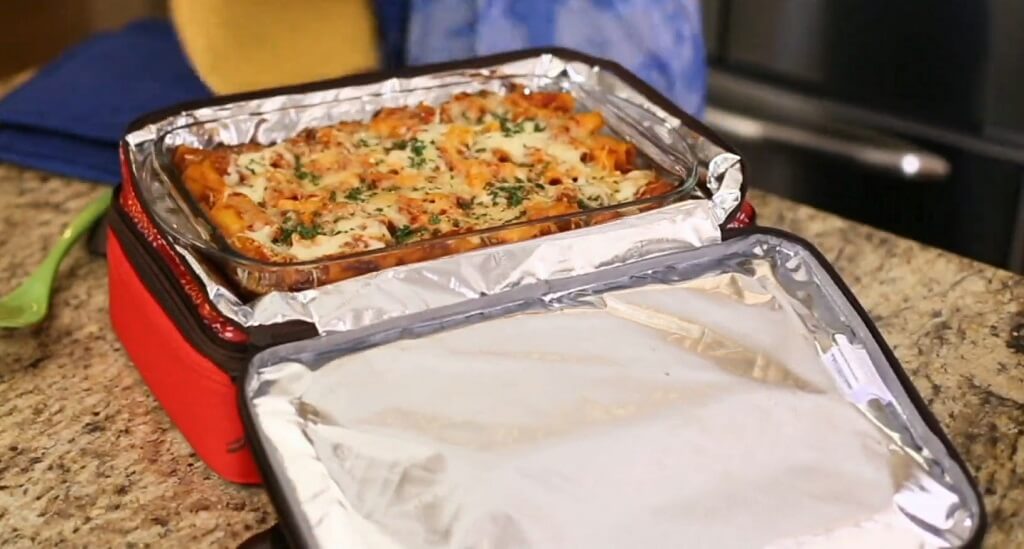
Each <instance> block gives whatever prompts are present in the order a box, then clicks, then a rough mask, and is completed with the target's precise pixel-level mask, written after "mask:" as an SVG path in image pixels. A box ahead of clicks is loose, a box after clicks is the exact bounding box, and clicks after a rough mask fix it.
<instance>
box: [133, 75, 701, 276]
mask: <svg viewBox="0 0 1024 549" xmlns="http://www.w3.org/2000/svg"><path fill="white" fill-rule="evenodd" d="M464 76H465V78H464V79H463V80H457V81H445V82H443V83H440V84H436V85H430V86H419V87H415V88H409V89H404V90H396V91H382V92H380V93H375V94H369V95H366V96H361V97H354V98H346V99H340V100H328V101H321V102H317V103H309V104H303V105H292V106H286V107H280V108H274V109H269V110H257V111H253V112H247V113H237V114H228V115H225V116H220V117H215V118H210V119H205V120H197V121H193V122H189V123H186V124H180V125H177V126H174V127H171V128H166V129H163V130H162V131H161V132H160V133H159V134H158V135H157V136H156V137H155V139H154V140H153V151H152V157H151V162H152V164H153V168H154V171H155V173H156V174H157V176H158V179H159V183H160V184H161V185H162V186H163V187H164V188H165V189H166V190H167V191H168V193H169V194H170V195H171V198H172V200H173V202H174V207H175V208H176V209H177V210H178V211H179V212H180V214H181V215H182V216H183V217H185V218H186V219H187V220H188V222H189V223H191V224H192V225H193V226H195V227H196V228H197V230H198V231H200V232H202V233H208V232H210V231H216V230H217V229H216V227H215V226H212V224H211V223H209V222H207V221H206V220H205V219H203V218H202V217H200V218H198V219H197V217H196V215H195V214H194V213H193V212H192V211H191V208H192V207H194V208H197V209H198V208H199V207H200V206H199V205H198V204H197V203H196V202H195V200H194V199H193V198H192V197H191V195H190V194H189V193H187V191H185V193H184V195H182V191H183V190H184V189H183V185H184V184H183V183H181V182H175V180H174V178H175V175H174V174H172V173H168V171H167V166H166V165H165V161H166V160H167V158H166V157H165V156H166V152H165V149H166V147H164V146H163V145H164V143H165V142H166V140H167V138H168V137H169V136H170V135H172V134H174V133H175V132H180V131H183V130H187V129H188V128H193V127H197V126H206V125H211V124H217V123H218V122H222V121H225V120H230V119H239V118H250V117H259V116H266V115H268V114H272V113H276V112H284V111H289V110H301V109H309V108H315V107H318V106H322V105H328V104H332V103H333V104H344V103H360V102H365V101H366V98H368V97H378V98H383V97H388V96H394V95H406V94H411V93H416V92H420V91H426V90H431V89H441V88H446V87H453V86H458V85H468V84H473V83H476V82H481V81H490V82H493V81H523V80H533V81H537V80H542V81H549V82H555V83H567V84H575V85H582V84H583V82H580V81H577V80H573V79H572V78H569V77H567V76H566V75H564V74H563V75H556V76H547V75H537V74H467V75H464ZM566 91H568V92H569V93H571V90H566ZM587 93H591V94H602V93H603V92H600V91H588V92H587ZM268 97H270V96H268ZM574 97H576V95H574ZM616 100H617V101H623V102H627V103H630V104H632V105H633V106H635V107H636V108H639V109H642V110H643V111H645V112H650V111H649V110H648V109H645V108H643V107H642V106H641V105H637V104H636V103H635V102H634V101H631V100H629V99H625V98H622V97H618V96H616ZM224 106H225V105H222V106H221V107H222V108H223V107H224ZM597 110H600V108H599V107H597ZM651 115H652V117H657V115H656V114H655V113H651ZM659 119H660V118H659ZM315 127H320V126H316V125H310V126H307V128H315ZM303 129H305V128H303ZM300 131H301V130H300ZM672 131H674V132H678V131H679V130H678V128H676V129H673V130H672ZM679 143H680V145H683V146H685V147H686V155H687V160H688V165H687V166H686V168H687V170H686V171H687V177H686V178H682V177H679V176H678V175H676V176H675V177H676V181H678V185H677V187H676V189H674V190H673V191H671V192H668V193H665V194H662V195H658V196H653V197H648V198H642V199H638V200H632V201H629V202H622V203H619V204H612V205H609V206H602V207H600V208H594V209H590V210H583V211H580V212H572V213H569V214H562V215H558V216H552V217H546V218H543V219H535V220H526V221H519V222H515V223H507V224H504V225H498V226H495V227H487V228H483V229H477V230H475V231H470V232H466V233H459V234H454V235H447V236H442V237H434V238H429V239H426V240H418V241H415V242H408V243H405V244H399V245H393V246H387V247H384V248H377V249H373V250H364V251H360V252H355V253H349V254H344V255H335V256H330V257H322V258H317V259H310V260H306V261H294V262H288V263H283V262H271V261H264V260H260V259H256V258H253V257H249V256H246V255H244V254H242V253H240V252H239V251H237V250H235V249H234V248H233V247H231V246H230V245H219V244H218V243H217V242H215V241H213V238H212V237H208V238H196V237H192V236H189V235H185V234H182V233H181V231H180V230H179V229H177V228H176V227H174V226H173V225H172V224H170V223H169V222H168V221H167V220H165V219H163V215H162V214H160V213H154V215H153V216H152V217H153V218H154V219H155V220H156V221H157V223H158V224H159V225H160V226H161V227H162V228H163V229H164V231H165V232H166V233H167V234H168V235H170V236H171V237H172V238H173V239H175V240H177V241H179V242H181V243H182V244H184V245H186V246H188V247H190V248H196V249H197V250H198V251H199V252H200V253H203V254H206V255H214V256H217V257H218V258H219V259H221V260H223V261H227V262H230V264H232V265H236V266H243V267H245V268H248V269H259V270H262V271H271V270H280V269H285V270H287V269H297V268H301V269H309V268H316V267H323V266H329V265H332V264H335V263H341V262H348V261H358V260H370V259H373V258H374V257H380V256H384V255H387V254H390V253H399V252H404V251H408V250H413V249H416V248H421V247H427V246H432V245H443V244H445V243H449V242H455V241H458V240H462V239H468V238H480V237H486V236H488V235H492V234H495V233H499V232H503V231H506V230H513V229H525V228H529V227H533V226H541V225H547V224H557V223H566V222H572V221H576V220H586V219H587V218H589V217H597V216H599V215H600V214H602V213H615V212H617V211H619V210H624V209H630V208H638V207H644V206H649V205H652V204H659V203H662V204H664V205H667V204H670V203H675V202H679V201H681V200H683V199H686V198H691V196H690V195H691V194H692V192H693V191H694V190H695V189H696V188H697V183H698V180H699V169H698V168H699V163H698V162H697V161H696V160H695V157H696V155H695V154H694V151H693V150H692V148H691V147H690V146H689V145H688V144H687V143H686V142H685V140H684V139H683V138H682V137H681V138H680V140H679ZM640 153H641V154H642V155H643V156H644V157H645V158H646V159H647V160H648V161H650V162H652V163H654V164H655V165H656V166H658V167H659V170H660V171H661V172H663V173H664V172H668V170H666V169H665V168H664V167H662V166H660V165H658V164H657V163H655V162H653V160H651V159H650V157H649V156H648V155H647V154H645V153H644V152H643V151H642V150H640ZM673 175H674V174H673ZM139 194H140V196H141V197H142V199H143V201H144V202H148V199H149V197H148V196H147V193H146V192H141V193H139ZM692 198H697V197H692ZM185 201H189V202H190V203H191V206H190V205H186V204H184V203H183V202H185ZM147 209H150V210H152V208H149V207H148V204H147ZM557 232H567V231H557ZM531 238H536V237H531Z"/></svg>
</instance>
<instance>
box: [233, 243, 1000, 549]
mask: <svg viewBox="0 0 1024 549" xmlns="http://www.w3.org/2000/svg"><path fill="white" fill-rule="evenodd" d="M753 234H763V235H769V236H774V237H777V238H780V239H782V240H786V241H788V242H791V243H793V244H796V245H798V246H800V247H801V248H803V249H804V250H805V251H806V252H808V253H809V254H810V255H811V256H812V257H813V258H814V259H815V260H816V261H817V262H818V263H819V264H820V265H821V266H822V268H823V269H824V271H825V273H826V274H828V276H829V278H831V280H832V283H833V284H835V285H836V287H837V288H838V289H839V291H840V292H841V293H842V294H843V297H844V298H845V299H846V300H847V302H848V303H849V304H850V306H851V307H852V308H853V310H854V312H855V313H856V314H857V316H859V317H860V320H861V321H862V322H863V323H864V325H865V326H866V327H867V329H868V333H869V334H870V335H871V337H872V338H873V339H874V341H875V344H876V345H877V346H878V348H879V349H880V350H881V351H882V355H883V356H884V357H885V359H886V360H887V361H888V362H889V364H890V365H891V367H892V372H893V373H894V374H895V376H896V379H897V380H898V381H899V383H900V386H901V387H902V388H903V391H904V392H905V393H906V394H907V396H908V397H909V399H910V402H911V403H912V404H913V406H914V409H915V410H916V411H917V413H918V414H919V415H920V416H921V419H922V420H923V421H924V423H925V425H927V426H928V428H929V429H930V430H931V432H932V433H933V434H934V435H935V436H936V438H938V439H939V442H940V443H941V444H942V446H943V447H944V448H945V449H946V452H947V453H948V454H949V456H950V458H952V460H953V462H954V463H956V465H957V466H958V467H959V468H960V470H961V471H963V473H964V477H965V478H966V479H967V483H968V485H969V486H970V489H971V491H972V492H973V493H974V496H975V497H976V498H977V500H978V517H977V522H978V523H977V527H976V528H975V530H974V532H973V534H972V535H971V537H970V539H968V540H967V542H966V543H965V544H964V545H963V547H967V548H977V547H980V546H981V542H982V540H983V539H984V537H985V533H986V530H987V529H988V515H987V513H986V511H985V500H984V498H983V497H982V494H981V492H980V491H979V490H978V484H977V481H976V480H975V478H974V476H973V475H972V474H971V470H970V469H969V468H968V467H967V465H966V464H965V463H964V460H963V458H962V457H960V454H959V453H958V452H957V451H956V448H954V446H953V444H952V442H950V440H949V437H948V436H947V435H946V432H945V431H944V430H943V428H942V425H941V424H940V423H939V421H938V420H937V419H936V418H935V415H934V414H933V413H932V412H931V410H930V409H929V408H928V405H927V403H925V401H924V399H923V398H921V395H920V394H919V393H918V392H917V389H916V388H915V387H914V384H913V383H912V382H911V380H910V377H909V376H908V375H907V373H906V371H905V370H904V369H903V366H902V364H900V362H899V360H897V358H896V355H894V354H893V352H892V349H890V348H889V345H888V343H886V342H885V340H884V339H883V338H882V335H881V333H880V332H879V331H878V327H877V326H875V323H874V322H872V321H871V319H870V317H869V316H868V314H867V311H865V310H864V307H863V306H862V305H861V304H860V302H859V301H857V298H856V297H855V296H854V295H853V292H852V291H851V290H850V288H849V287H848V286H847V285H846V283H845V282H844V281H843V279H842V278H841V277H840V276H839V273H838V272H837V271H836V270H835V267H833V266H832V264H831V263H829V261H828V259H827V258H826V257H825V256H824V254H822V253H821V251H819V250H818V249H817V248H816V247H815V246H814V245H813V244H811V243H810V242H808V241H807V240H804V239H803V238H800V237H798V236H796V235H794V234H792V233H789V232H786V231H783V230H781V229H774V228H768V227H747V228H742V229H726V230H725V231H723V233H722V240H723V241H725V240H730V239H733V238H740V237H743V236H747V235H753ZM238 386H239V391H238V399H239V408H240V411H241V414H240V415H241V417H242V424H243V425H244V427H245V432H246V436H247V438H248V439H249V445H250V448H251V449H252V454H253V457H254V458H255V460H256V464H257V466H258V467H259V470H260V473H261V475H262V477H263V484H264V486H265V487H266V488H267V493H268V494H269V496H270V501H271V503H272V504H273V506H274V509H275V510H276V511H277V514H278V517H279V518H280V523H279V527H280V532H281V533H283V534H284V538H286V539H287V540H289V541H288V543H290V545H289V546H290V547H299V545H296V544H295V539H296V534H295V532H296V531H297V525H298V524H299V522H298V519H297V514H298V511H297V510H295V509H291V508H289V507H288V506H287V505H286V504H285V501H286V500H285V497H284V491H283V489H282V488H281V484H280V483H279V481H278V479H277V478H276V477H275V476H273V474H272V472H273V471H272V469H271V468H270V463H269V459H268V458H267V455H266V449H265V448H264V447H263V444H262V443H261V442H260V439H259V436H258V435H256V434H255V433H257V431H256V428H255V422H254V420H253V417H252V411H251V410H250V408H249V405H248V400H247V399H246V398H245V388H244V386H243V384H241V383H239V384H238ZM279 539H280V538H279ZM278 547H280V546H278Z"/></svg>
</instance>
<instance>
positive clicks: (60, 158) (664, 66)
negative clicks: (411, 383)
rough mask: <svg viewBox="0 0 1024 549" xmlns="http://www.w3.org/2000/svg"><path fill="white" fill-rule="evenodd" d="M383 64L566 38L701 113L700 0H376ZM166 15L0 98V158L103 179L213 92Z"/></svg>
mask: <svg viewBox="0 0 1024 549" xmlns="http://www.w3.org/2000/svg"><path fill="white" fill-rule="evenodd" d="M375 7H376V12H377V17H378V24H379V27H380V37H381V50H382V53H383V56H382V57H383V59H384V62H385V66H387V67H392V68H393V67H399V66H402V65H403V64H413V65H415V64H423V63H431V62H439V61H449V60H452V59H462V58H467V57H473V56H477V55H486V54H491V53H498V52H502V51H508V50H514V49H522V48H528V47H540V46H551V45H557V46H564V47H569V48H574V49H578V50H581V51H585V52H587V53H590V54H592V55H596V56H600V57H606V58H609V59H614V60H615V61H618V62H619V63H621V64H622V65H624V66H626V67H627V68H629V69H630V70H632V71H634V72H635V73H637V74H638V75H640V77H641V78H643V79H645V80H647V81H648V82H649V83H651V84H652V85H653V86H655V87H656V88H658V89H659V90H661V91H662V92H663V93H664V94H665V95H667V96H668V97H670V98H672V99H673V100H674V101H676V102H677V103H678V104H679V105H680V106H682V107H683V108H684V109H686V110H688V111H689V112H691V113H694V114H697V115H698V116H699V115H700V114H701V113H702V112H703V109H704V102H705V87H706V80H707V69H706V66H705V55H704V43H703V38H702V36H701V28H700V5H699V0H376V3H375ZM210 95H211V94H210V91H209V90H208V89H207V88H206V86H204V85H203V83H202V82H201V81H200V80H199V78H198V77H197V76H196V75H195V73H194V72H193V71H192V69H191V67H189V65H188V61H187V60H186V59H185V55H184V53H183V52H182V50H181V47H180V45H179V44H178V41H177V38H176V37H175V35H174V30H173V28H172V27H171V26H170V24H169V23H167V22H165V21H143V22H139V23H136V24H133V25H130V26H128V27H126V28H124V29H123V30H121V31H118V32H113V33H106V34H101V35H98V36H96V37H94V38H92V39H90V40H88V41H86V42H83V43H82V44H80V45H78V46H76V47H74V48H72V49H70V50H68V51H67V52H65V53H64V54H63V55H61V56H60V57H59V58H58V59H57V60H56V61H54V62H53V63H51V64H49V65H47V66H46V67H44V68H43V69H42V70H40V71H39V73H38V74H37V75H36V76H35V77H34V78H33V79H31V80H30V81H28V82H27V83H25V84H23V85H22V86H21V87H19V88H18V89H16V90H14V91H13V92H11V93H10V94H8V95H7V96H6V97H4V98H3V100H2V101H0V161H6V162H11V163H14V164H19V165H22V166H28V167H31V168H37V169H41V170H45V171H49V172H53V173H57V174H61V175H67V176H72V177H79V178H83V179H88V180H92V181H98V182H104V183H116V182H117V181H119V179H120V170H119V166H118V161H117V143H118V141H119V140H120V138H121V137H122V135H123V134H124V130H125V128H126V127H127V126H128V124H129V123H130V122H131V121H132V120H134V119H135V118H137V117H139V116H141V115H143V114H145V113H147V112H151V111H154V110H157V109H160V108H163V107H167V106H170V105H173V104H175V103H181V102H183V101H189V100H194V99H201V98H204V97H209V96H210Z"/></svg>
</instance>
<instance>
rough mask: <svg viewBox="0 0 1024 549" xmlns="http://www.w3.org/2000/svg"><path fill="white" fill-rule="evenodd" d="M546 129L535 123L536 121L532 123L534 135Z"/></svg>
mask: <svg viewBox="0 0 1024 549" xmlns="http://www.w3.org/2000/svg"><path fill="white" fill-rule="evenodd" d="M546 129H548V127H547V126H545V125H544V124H541V123H540V122H537V121H536V120H534V121H533V131H534V132H535V133H537V132H542V131H544V130H546Z"/></svg>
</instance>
